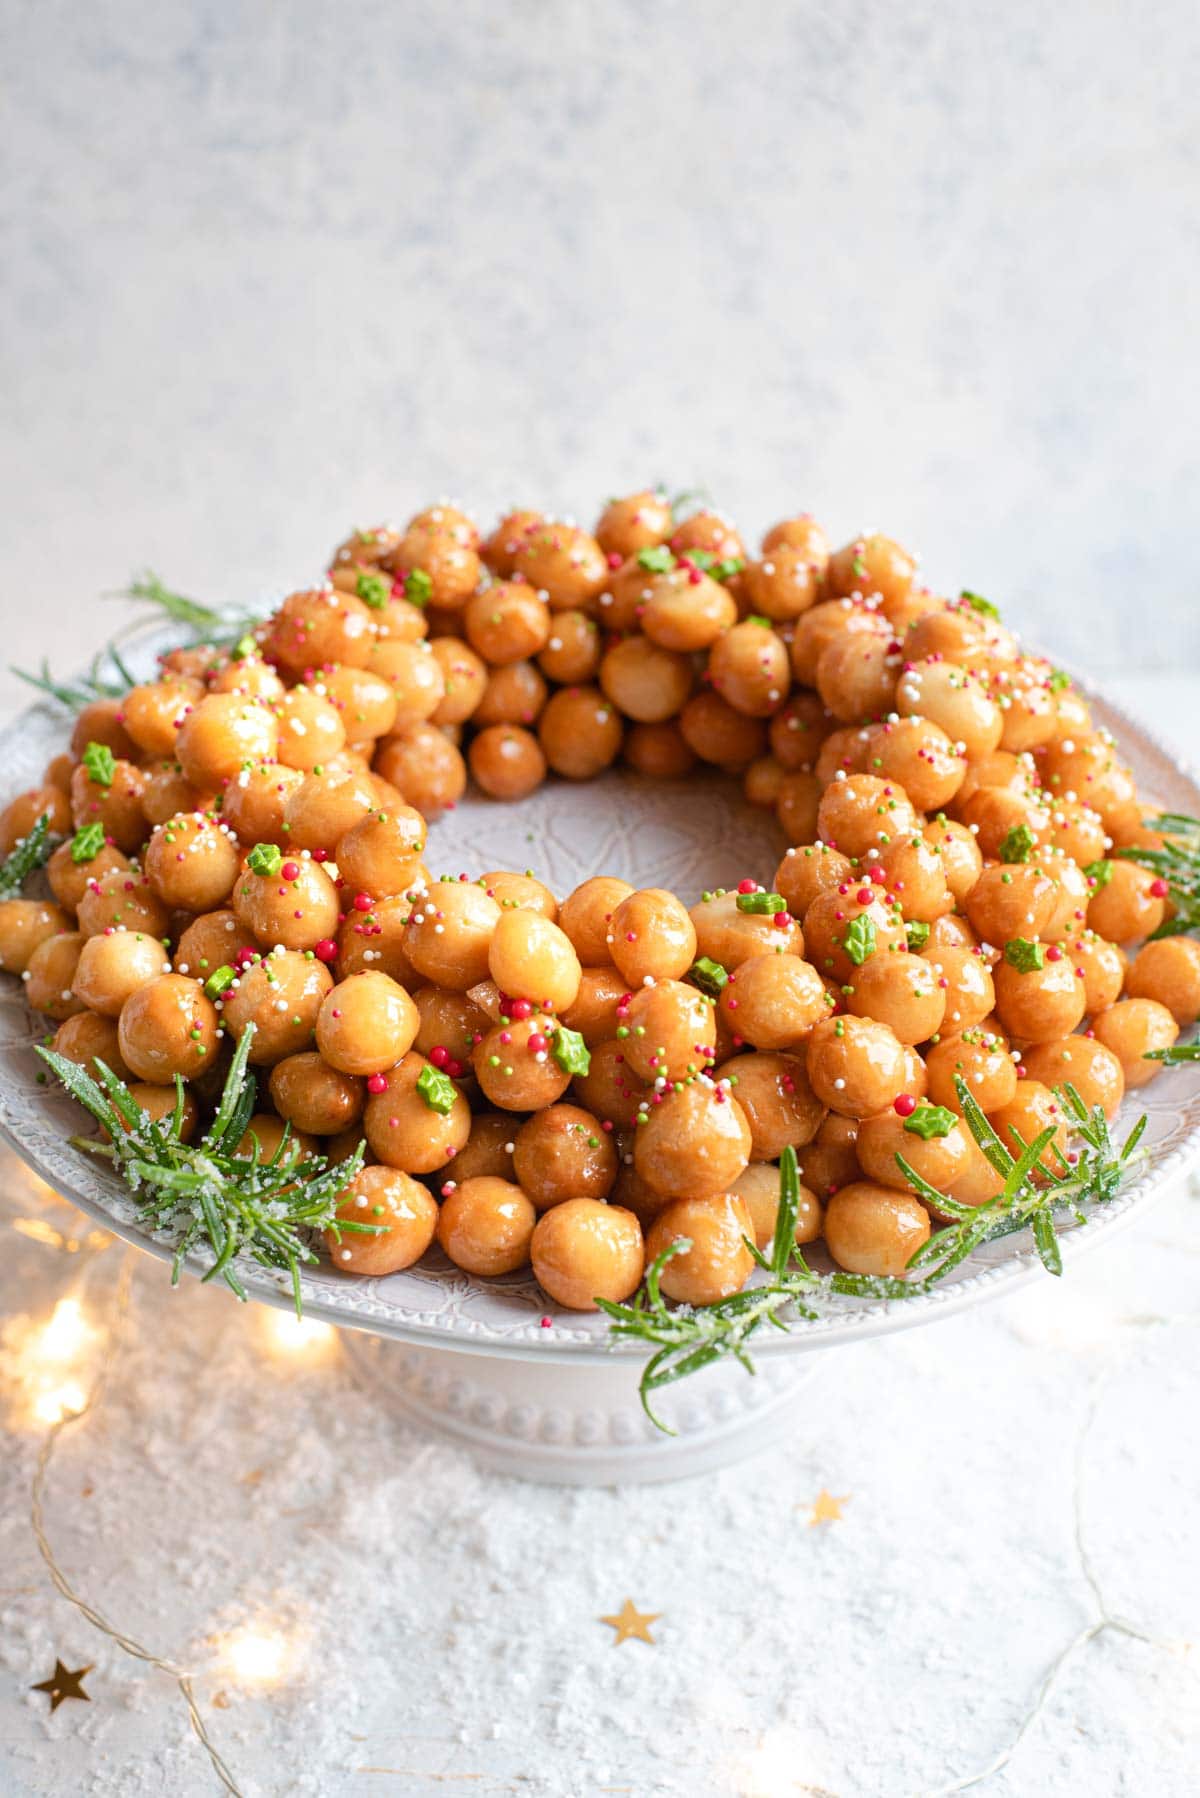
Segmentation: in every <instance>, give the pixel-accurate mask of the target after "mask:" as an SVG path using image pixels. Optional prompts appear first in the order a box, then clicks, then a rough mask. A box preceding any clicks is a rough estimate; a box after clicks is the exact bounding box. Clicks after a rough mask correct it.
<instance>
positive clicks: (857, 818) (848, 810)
mask: <svg viewBox="0 0 1200 1798" xmlns="http://www.w3.org/2000/svg"><path fill="white" fill-rule="evenodd" d="M817 823H818V827H819V829H820V834H821V840H822V841H823V842H826V843H832V844H833V846H834V848H836V849H840V850H841V851H842V854H843V855H848V856H850V857H851V858H852V859H853V858H855V857H857V858H859V859H862V858H864V857H866V856H867V855H868V854H869V852H870V851H871V850H872V849H874V850H875V851H876V852H877V853H882V851H883V850H884V849H886V848H887V846H888V845H889V844H890V843H892V842H894V840H895V839H896V838H898V837H902V836H903V837H911V836H912V835H914V833H915V832H916V831H917V830H918V828H919V824H918V819H917V814H916V813H915V811H914V810H913V808H912V805H911V804H910V803H909V799H908V795H907V793H905V791H904V789H903V788H902V787H898V786H896V785H894V783H893V782H891V781H887V780H878V779H877V778H876V777H875V776H874V775H873V774H851V775H850V776H849V777H848V778H847V779H846V780H835V781H833V782H832V783H831V785H830V786H828V787H827V788H826V790H825V796H824V798H823V799H822V800H821V804H820V807H819V808H818V812H817Z"/></svg>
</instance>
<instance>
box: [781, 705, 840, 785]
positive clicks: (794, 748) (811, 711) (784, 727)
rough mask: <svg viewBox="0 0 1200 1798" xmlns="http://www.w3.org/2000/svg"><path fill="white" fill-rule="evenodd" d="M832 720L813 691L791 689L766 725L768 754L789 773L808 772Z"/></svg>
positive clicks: (813, 763) (813, 764) (812, 765)
mask: <svg viewBox="0 0 1200 1798" xmlns="http://www.w3.org/2000/svg"><path fill="white" fill-rule="evenodd" d="M832 729H833V719H832V718H831V717H830V716H829V713H828V712H827V711H826V710H825V707H824V706H823V705H822V704H821V701H820V700H819V699H818V697H817V695H816V694H815V693H803V692H799V693H797V692H793V693H792V694H791V695H790V696H789V698H788V700H787V702H786V703H785V704H784V705H783V706H781V707H780V709H779V711H777V712H775V713H773V714H772V717H771V721H770V723H769V724H768V726H767V738H768V741H769V743H770V746H771V754H772V755H773V756H774V757H775V760H776V761H777V762H778V763H779V764H780V766H781V767H782V768H784V769H786V770H787V772H788V773H789V774H794V773H798V772H800V771H802V770H804V771H808V772H811V771H812V769H813V768H814V766H815V765H816V759H817V756H818V754H819V753H820V750H821V745H822V744H823V743H824V741H825V739H826V737H828V736H829V734H830V732H831V731H832Z"/></svg>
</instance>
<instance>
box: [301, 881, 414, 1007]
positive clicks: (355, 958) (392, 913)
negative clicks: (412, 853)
mask: <svg viewBox="0 0 1200 1798" xmlns="http://www.w3.org/2000/svg"><path fill="white" fill-rule="evenodd" d="M417 891H418V889H417V888H415V887H414V888H413V889H412V894H416V893H417ZM413 903H414V898H413V896H412V895H410V894H408V893H397V894H395V895H394V896H393V897H392V898H390V899H376V900H374V902H373V903H372V905H371V909H370V911H365V912H360V911H356V910H355V909H354V907H353V906H351V908H350V910H349V911H348V912H347V913H346V917H345V922H344V923H343V924H342V926H341V928H340V930H339V931H338V934H337V958H336V959H337V965H338V970H339V972H340V973H341V974H342V975H343V977H344V976H345V975H347V974H361V973H362V972H363V970H364V969H367V968H374V969H375V970H377V972H379V973H380V974H390V975H391V977H392V979H393V980H398V981H399V982H400V984H401V986H407V987H409V988H411V987H414V986H416V985H418V984H419V982H420V979H421V976H420V975H419V974H418V973H417V972H416V971H415V969H414V968H413V965H412V963H411V962H410V961H409V959H408V950H407V946H406V945H407V941H408V928H407V926H408V918H409V913H410V912H411V911H412V908H413ZM321 948H322V955H323V956H324V955H326V954H328V944H323V945H322V946H321Z"/></svg>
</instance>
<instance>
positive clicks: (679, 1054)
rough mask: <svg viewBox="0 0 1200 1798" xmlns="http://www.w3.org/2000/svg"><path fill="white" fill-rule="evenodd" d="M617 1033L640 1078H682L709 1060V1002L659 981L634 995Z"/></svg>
mask: <svg viewBox="0 0 1200 1798" xmlns="http://www.w3.org/2000/svg"><path fill="white" fill-rule="evenodd" d="M814 978H815V976H814ZM618 1034H619V1035H621V1036H622V1038H623V1040H624V1043H625V1059H626V1061H628V1063H629V1065H630V1067H631V1068H632V1069H633V1071H634V1073H635V1074H636V1075H637V1076H638V1078H639V1079H641V1080H645V1081H648V1082H653V1081H655V1080H669V1081H675V1080H686V1079H687V1077H688V1076H689V1075H690V1074H698V1073H699V1072H700V1071H701V1070H702V1069H703V1068H704V1067H705V1066H707V1064H708V1063H709V1062H710V1061H711V1060H712V1055H713V1045H714V1043H715V1039H716V1023H715V1020H714V1018H713V1006H712V1000H711V999H707V998H705V996H704V994H703V993H699V992H697V991H696V989H695V987H693V986H685V985H684V984H683V982H682V981H679V980H660V981H657V982H656V983H655V984H654V985H653V986H644V987H641V988H640V989H639V990H638V991H637V992H636V993H634V995H633V996H632V998H631V999H630V1001H629V1003H628V1005H627V1006H626V1007H624V1009H623V1010H622V1012H621V1014H620V1029H619V1032H618Z"/></svg>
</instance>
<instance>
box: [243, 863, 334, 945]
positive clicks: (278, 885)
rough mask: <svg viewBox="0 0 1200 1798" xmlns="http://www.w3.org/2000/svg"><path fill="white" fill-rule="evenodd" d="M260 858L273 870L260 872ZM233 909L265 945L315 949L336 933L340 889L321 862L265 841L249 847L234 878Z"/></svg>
mask: <svg viewBox="0 0 1200 1798" xmlns="http://www.w3.org/2000/svg"><path fill="white" fill-rule="evenodd" d="M260 851H262V853H261V854H260ZM271 851H274V855H272V854H271ZM256 861H257V862H258V864H259V865H261V866H262V867H263V868H264V869H266V868H268V867H270V868H271V869H272V870H273V871H272V872H270V873H267V872H263V873H261V874H260V873H257V872H256V871H255V864H256ZM233 910H234V913H235V915H236V917H237V920H238V922H239V924H241V925H242V926H243V928H245V929H246V930H249V931H250V933H251V935H252V936H253V937H254V938H255V940H256V941H257V942H258V943H259V944H260V945H261V946H262V947H263V948H264V949H268V948H269V949H274V948H276V947H277V946H279V945H282V946H283V948H285V949H315V947H316V945H317V944H318V943H321V942H327V941H329V940H330V939H331V938H332V937H333V936H335V935H336V933H337V927H338V917H339V910H340V908H339V906H338V896H337V889H336V888H335V886H334V884H333V882H332V880H330V878H329V876H328V874H327V873H326V872H325V870H324V868H322V867H321V866H320V864H319V863H317V862H315V861H311V860H309V859H307V858H306V857H305V856H304V855H298V856H289V855H286V854H281V853H280V852H279V851H278V850H277V849H275V845H274V844H268V843H264V844H260V845H258V846H257V847H256V848H254V849H252V850H251V851H250V855H249V856H248V857H247V860H246V865H245V870H244V872H243V873H241V874H239V875H238V877H237V880H236V881H235V882H234V887H233Z"/></svg>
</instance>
